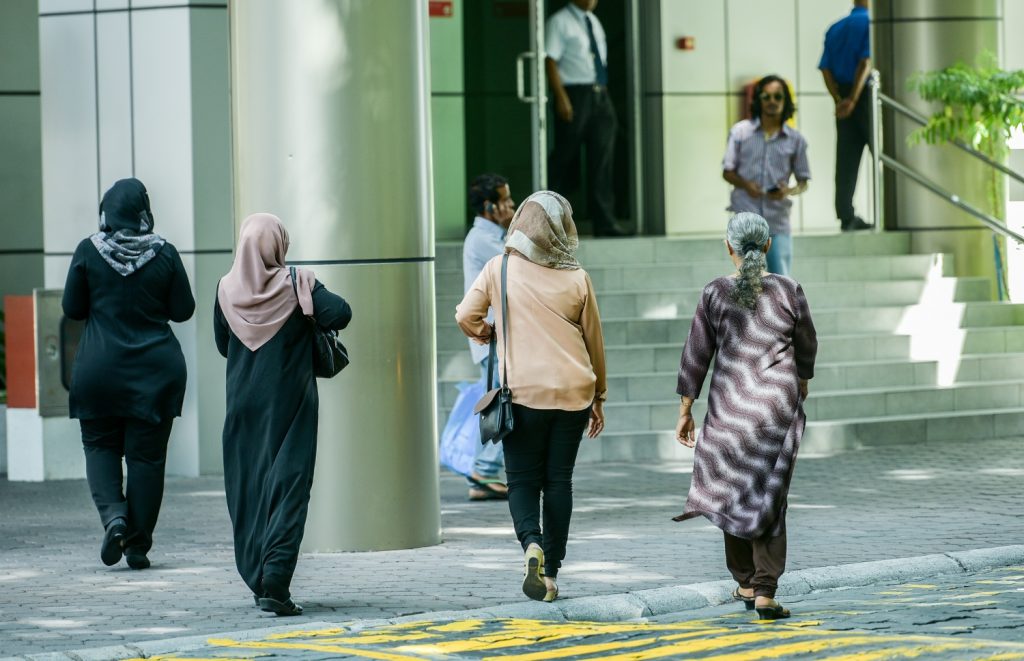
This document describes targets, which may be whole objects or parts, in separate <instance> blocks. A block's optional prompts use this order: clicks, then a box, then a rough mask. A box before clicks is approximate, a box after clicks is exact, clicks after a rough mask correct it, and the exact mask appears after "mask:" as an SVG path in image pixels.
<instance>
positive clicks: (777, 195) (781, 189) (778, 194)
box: [768, 181, 793, 200]
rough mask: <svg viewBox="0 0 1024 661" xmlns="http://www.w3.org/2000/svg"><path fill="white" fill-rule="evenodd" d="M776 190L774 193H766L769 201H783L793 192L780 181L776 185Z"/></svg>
mask: <svg viewBox="0 0 1024 661" xmlns="http://www.w3.org/2000/svg"><path fill="white" fill-rule="evenodd" d="M777 188H778V190H777V191H775V192H774V193H768V197H769V199H772V200H784V199H786V197H787V196H788V195H790V194H791V193H792V192H793V189H792V188H790V187H789V186H787V185H786V182H785V181H780V182H779V183H778V185H777Z"/></svg>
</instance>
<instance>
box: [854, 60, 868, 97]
mask: <svg viewBox="0 0 1024 661" xmlns="http://www.w3.org/2000/svg"><path fill="white" fill-rule="evenodd" d="M870 77H871V58H868V57H865V58H864V59H863V60H861V61H860V63H859V64H857V73H856V74H854V76H853V91H852V92H850V100H852V101H853V104H854V105H857V101H859V100H860V95H861V93H862V92H863V91H864V86H865V85H866V84H867V82H868V78H870Z"/></svg>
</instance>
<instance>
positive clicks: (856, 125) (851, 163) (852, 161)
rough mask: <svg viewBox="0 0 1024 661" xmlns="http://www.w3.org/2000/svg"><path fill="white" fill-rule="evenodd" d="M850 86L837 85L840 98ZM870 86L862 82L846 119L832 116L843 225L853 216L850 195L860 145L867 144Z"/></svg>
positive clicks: (838, 202) (839, 215) (838, 206)
mask: <svg viewBox="0 0 1024 661" xmlns="http://www.w3.org/2000/svg"><path fill="white" fill-rule="evenodd" d="M852 89H853V86H852V85H840V86H839V94H840V95H841V96H843V97H844V98H845V97H846V96H848V95H849V94H850V92H851V91H852ZM871 131H872V128H871V89H870V85H865V87H864V91H863V93H862V94H861V95H860V99H859V100H858V101H857V105H856V106H854V109H853V113H852V114H851V115H850V116H849V117H847V118H846V119H838V118H837V119H836V217H837V218H839V221H840V222H841V223H842V226H843V228H845V227H846V226H847V225H849V224H850V221H852V220H853V219H854V217H855V215H856V214H855V213H854V210H853V194H854V192H855V191H856V190H857V173H858V171H859V170H860V158H861V156H862V155H863V154H864V147H869V148H870V146H871Z"/></svg>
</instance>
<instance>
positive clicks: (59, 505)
mask: <svg viewBox="0 0 1024 661" xmlns="http://www.w3.org/2000/svg"><path fill="white" fill-rule="evenodd" d="M1022 444H1024V441H1022V440H1021V439H1010V440H996V441H983V442H971V443H941V444H922V445H908V446H896V447H886V448H874V449H871V450H867V451H861V452H849V453H845V454H842V455H837V456H831V457H814V456H810V455H806V454H805V455H804V456H802V457H801V459H800V463H799V465H798V468H797V474H796V477H795V479H794V484H793V488H792V494H791V501H790V502H791V510H790V518H789V531H790V533H789V534H790V559H789V569H790V570H800V569H807V568H813V567H824V566H833V565H842V564H847V563H854V562H863V561H870V560H881V559H888V558H900V557H912V556H920V555H926V554H933V553H944V552H952V551H961V550H969V549H979V548H987V547H996V546H1008V545H1013V544H1019V543H1020V542H1021V540H1024V517H1021V515H1020V513H1021V512H1022V511H1024V507H1022V506H1024V492H1022V490H1021V489H1020V484H1021V477H1022V476H1024V452H1022V449H1024V445H1022ZM688 470H689V469H688V467H687V466H686V465H684V464H662V465H649V466H642V465H627V464H601V465H586V466H580V467H579V468H578V469H577V481H576V514H575V517H574V521H573V536H572V540H571V544H570V547H569V557H568V559H567V562H566V564H565V567H564V568H563V571H562V573H561V575H560V576H561V580H560V585H561V587H562V595H563V597H566V598H572V597H582V596H593V595H609V594H616V593H622V592H626V591H630V590H641V589H651V588H658V587H663V586H671V585H683V584H689V583H696V582H701V581H708V580H718V579H725V578H727V577H728V576H727V573H726V572H725V569H724V563H723V559H722V543H721V533H720V532H719V531H718V530H717V529H715V528H713V527H711V526H710V525H707V524H706V523H705V522H703V521H694V522H688V523H685V524H676V523H673V522H671V521H670V518H671V516H673V515H674V514H677V513H679V511H681V507H682V502H683V497H684V494H685V492H686V489H687V486H688V483H689V473H688ZM381 485H382V488H401V487H400V485H392V486H388V485H385V483H384V482H383V481H382V482H381ZM442 492H443V525H444V529H445V540H446V541H445V543H444V544H442V545H440V546H436V547H431V548H425V549H418V550H408V551H389V552H380V553H353V554H308V555H304V556H303V557H302V558H301V560H300V563H299V568H298V572H297V574H296V579H295V583H294V585H293V592H294V595H295V598H296V599H297V600H298V601H300V603H302V604H303V605H304V606H305V607H306V609H307V615H306V616H304V620H305V621H308V622H310V623H312V622H318V621H319V622H322V621H330V622H347V621H353V620H362V619H373V618H386V617H395V616H400V615H412V614H415V613H428V612H432V611H444V610H460V609H470V608H482V607H489V606H494V605H498V604H509V603H517V602H521V601H523V600H524V598H523V597H522V595H521V594H520V593H519V584H518V578H519V559H520V556H521V554H520V552H519V550H518V548H517V546H516V544H515V540H514V536H513V535H512V531H511V524H510V520H509V517H508V511H507V507H506V505H505V503H501V502H490V503H469V502H466V501H465V500H464V498H465V487H464V485H463V484H462V482H461V481H460V480H459V479H457V478H455V477H451V476H448V477H445V478H443V479H442ZM367 497H373V496H372V494H368V495H367ZM0 502H2V503H3V514H2V519H0V590H2V592H0V656H8V655H25V654H32V653H40V652H47V651H59V650H69V649H81V648H88V647H100V646H107V645H116V644H123V643H131V642H138V641H145V640H155V639H167V638H172V637H178V636H193V635H197V634H211V633H216V632H224V631H242V630H251V629H258V628H261V627H271V626H279V625H282V624H301V622H302V620H300V621H295V620H288V621H284V620H281V619H276V618H273V617H270V616H266V615H265V614H261V613H260V612H259V611H257V610H256V609H255V608H254V607H253V606H252V601H251V599H250V597H249V595H248V591H247V590H246V589H245V587H244V585H243V584H242V583H241V581H240V580H239V579H238V578H237V576H236V574H235V572H234V567H233V562H232V554H231V545H230V535H229V528H228V521H227V513H226V509H225V506H224V501H223V492H222V485H221V482H220V480H219V479H216V478H201V479H188V480H184V479H173V480H169V482H168V493H167V497H166V500H165V505H164V512H163V514H162V518H161V522H160V526H159V527H158V530H157V539H156V544H157V546H156V548H155V550H154V552H153V554H152V556H151V557H152V559H153V562H154V567H153V569H151V570H147V571H142V572H133V571H131V570H128V569H127V568H126V567H124V565H123V564H122V565H120V566H119V567H115V568H113V569H108V568H105V567H103V566H102V565H101V564H100V562H99V559H98V547H99V538H100V530H99V524H98V522H97V520H96V515H95V513H94V512H93V510H92V507H91V503H90V502H89V496H88V491H87V488H86V486H85V484H84V483H83V482H63V483H46V484H16V483H9V482H0Z"/></svg>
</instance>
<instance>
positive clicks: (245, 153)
mask: <svg viewBox="0 0 1024 661" xmlns="http://www.w3.org/2000/svg"><path fill="white" fill-rule="evenodd" d="M230 16H231V62H232V65H231V71H232V81H231V86H232V120H233V128H234V150H235V161H234V162H235V205H236V219H242V218H244V217H245V216H246V215H248V214H250V213H253V212H255V211H269V212H272V213H275V214H277V215H278V216H280V217H281V218H282V220H283V221H284V223H285V225H286V226H287V227H288V229H289V232H290V234H291V240H292V243H291V248H290V250H289V253H288V261H289V262H290V263H292V264H304V265H308V266H309V267H310V268H312V269H313V270H314V271H315V272H316V274H317V277H318V278H319V279H320V280H321V281H322V282H324V284H325V285H327V287H328V288H330V289H332V290H333V291H336V292H338V293H339V294H341V295H343V296H344V297H345V298H346V299H347V300H348V301H349V302H351V304H352V308H353V314H354V321H353V322H352V325H351V326H350V329H349V330H346V331H345V332H344V333H343V339H344V341H345V344H346V346H347V347H348V348H349V350H350V352H351V355H352V365H351V366H350V367H349V368H348V369H347V370H346V371H345V372H343V373H342V374H340V375H339V376H338V377H336V378H335V379H333V380H330V381H327V380H320V381H319V382H318V385H319V388H320V433H319V446H318V448H319V449H318V456H317V466H316V476H315V479H314V484H313V497H312V502H311V506H310V516H309V522H308V524H307V526H306V536H305V548H306V550H318V551H328V550H348V551H356V550H371V549H376V550H379V549H394V548H412V547H417V546H425V545H429V544H436V543H438V542H439V541H440V538H441V534H440V511H439V494H438V491H439V488H438V468H437V465H438V464H437V444H436V429H437V425H436V420H435V415H436V413H435V410H436V407H435V398H436V393H435V385H434V384H435V381H436V379H435V374H436V371H437V369H436V362H435V361H436V359H435V350H434V349H435V329H434V324H435V312H434V232H433V219H432V217H431V202H432V200H431V151H430V115H429V103H430V98H429V93H430V92H429V76H428V68H427V67H428V51H427V3H425V2H422V1H421V0H374V1H373V2H367V1H366V0H238V1H233V2H232V3H231V11H230ZM450 313H452V311H446V314H450Z"/></svg>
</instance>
